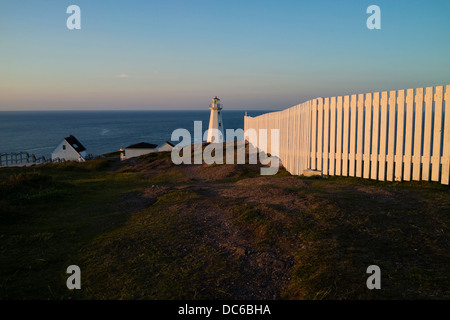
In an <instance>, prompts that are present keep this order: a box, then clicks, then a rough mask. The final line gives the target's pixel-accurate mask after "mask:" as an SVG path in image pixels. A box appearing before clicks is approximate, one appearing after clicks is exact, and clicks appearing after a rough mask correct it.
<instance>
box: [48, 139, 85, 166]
mask: <svg viewBox="0 0 450 320" xmlns="http://www.w3.org/2000/svg"><path fill="white" fill-rule="evenodd" d="M56 159H60V160H63V159H64V160H66V161H71V160H73V161H80V162H81V161H85V159H86V148H85V147H84V146H83V145H82V144H81V143H80V141H78V140H77V138H75V137H74V136H72V135H70V136H69V137H67V138H64V139H62V141H61V142H60V143H59V144H58V146H57V147H56V148H55V150H53V152H52V160H56Z"/></svg>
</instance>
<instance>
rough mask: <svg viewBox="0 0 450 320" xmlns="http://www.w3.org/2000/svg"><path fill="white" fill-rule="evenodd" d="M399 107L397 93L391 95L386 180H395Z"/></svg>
mask: <svg viewBox="0 0 450 320" xmlns="http://www.w3.org/2000/svg"><path fill="white" fill-rule="evenodd" d="M396 106H397V92H396V91H391V92H390V93H389V125H388V127H389V133H388V155H387V172H386V180H388V181H393V180H394V153H395V113H396Z"/></svg>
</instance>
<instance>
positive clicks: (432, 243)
mask: <svg viewBox="0 0 450 320" xmlns="http://www.w3.org/2000/svg"><path fill="white" fill-rule="evenodd" d="M259 168H260V165H248V164H247V165H216V164H215V165H206V164H203V165H180V166H175V165H173V164H172V162H171V159H170V153H167V152H166V153H154V154H149V155H146V156H142V157H139V158H135V159H129V160H126V161H123V162H115V161H111V160H108V159H97V160H92V161H88V162H85V163H75V162H66V163H61V164H57V165H56V164H55V165H43V166H36V167H29V168H2V169H0V298H2V299H69V298H71V299H448V298H450V291H449V290H450V289H449V288H450V281H449V279H450V278H449V275H448V273H449V270H450V241H449V240H450V239H449V215H450V190H449V188H448V187H447V186H442V185H439V184H436V183H423V182H422V183H418V182H411V183H388V182H378V181H371V180H363V179H354V178H343V177H332V178H331V177H330V178H323V179H317V178H304V177H294V176H291V175H290V174H289V173H287V172H286V171H285V170H284V169H283V168H280V171H279V173H278V174H277V175H276V176H270V177H266V176H260V175H259ZM73 264H75V265H78V266H80V268H81V275H82V276H81V285H82V289H81V290H74V291H70V290H68V289H67V287H66V279H67V277H68V275H67V274H66V268H67V267H68V266H69V265H73ZM373 264H375V265H378V266H379V267H380V268H381V272H382V281H381V283H382V289H381V290H373V291H371V290H368V289H367V287H366V279H367V277H368V276H369V275H368V274H366V269H367V267H368V266H369V265H373Z"/></svg>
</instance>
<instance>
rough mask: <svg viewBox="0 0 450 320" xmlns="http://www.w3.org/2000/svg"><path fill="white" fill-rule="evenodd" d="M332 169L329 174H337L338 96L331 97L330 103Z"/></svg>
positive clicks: (330, 154)
mask: <svg viewBox="0 0 450 320" xmlns="http://www.w3.org/2000/svg"><path fill="white" fill-rule="evenodd" d="M329 158H330V166H329V167H330V169H329V173H328V174H329V175H330V176H334V175H335V165H336V163H335V158H336V97H332V98H331V105H330V153H329Z"/></svg>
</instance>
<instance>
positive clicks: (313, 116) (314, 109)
mask: <svg viewBox="0 0 450 320" xmlns="http://www.w3.org/2000/svg"><path fill="white" fill-rule="evenodd" d="M316 148H317V100H316V99H314V100H313V101H312V104H311V169H313V170H316V168H317V165H316V158H317V151H316Z"/></svg>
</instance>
